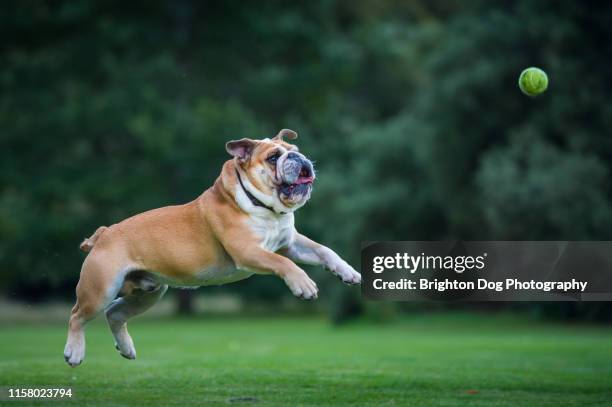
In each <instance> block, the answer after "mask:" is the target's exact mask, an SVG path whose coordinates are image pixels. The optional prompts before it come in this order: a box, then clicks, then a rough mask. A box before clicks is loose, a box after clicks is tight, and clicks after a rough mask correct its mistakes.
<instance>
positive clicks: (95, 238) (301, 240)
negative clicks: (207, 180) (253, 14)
mask: <svg viewBox="0 0 612 407" xmlns="http://www.w3.org/2000/svg"><path fill="white" fill-rule="evenodd" d="M284 138H287V139H289V140H294V139H296V138H297V134H296V133H295V132H294V131H292V130H288V129H283V130H281V131H280V132H279V133H278V134H277V135H276V136H275V137H274V138H272V139H263V140H251V139H247V138H243V139H241V140H235V141H230V142H228V143H227V144H226V150H227V152H228V153H229V154H230V155H231V156H232V157H233V158H231V159H229V160H228V161H226V162H225V164H224V165H223V169H222V170H221V175H220V176H219V177H218V178H217V180H216V181H215V183H214V185H213V186H212V187H210V188H209V189H207V190H206V191H205V192H204V193H203V194H202V195H200V196H199V197H198V198H197V199H195V200H194V201H192V202H189V203H187V204H184V205H177V206H168V207H163V208H159V209H154V210H151V211H148V212H144V213H141V214H139V215H136V216H133V217H131V218H128V219H125V220H123V221H122V222H120V223H117V224H114V225H112V226H109V227H106V226H102V227H100V228H98V230H96V232H95V233H94V234H93V235H92V236H91V237H89V238H87V239H85V240H84V241H83V243H82V244H81V249H82V250H83V251H85V252H88V255H87V257H86V258H85V261H84V262H83V266H82V268H81V275H80V279H79V282H78V284H77V287H76V296H77V301H76V304H75V306H74V307H73V308H72V314H71V316H70V321H69V329H68V339H67V342H66V347H65V349H64V358H65V360H66V362H67V363H68V364H69V365H70V366H72V367H75V366H78V365H79V364H81V362H82V361H83V358H84V357H85V333H84V327H85V324H86V323H87V322H88V321H91V320H92V319H93V318H94V317H95V316H96V315H98V313H100V312H101V311H105V314H106V319H107V321H108V325H109V327H110V330H111V332H112V334H113V336H114V339H115V347H116V349H117V350H118V351H119V353H120V354H121V356H123V357H125V358H127V359H135V358H136V350H135V348H134V342H133V341H132V338H131V337H130V335H129V333H128V331H127V321H128V319H129V318H131V317H133V316H136V315H138V314H141V313H142V312H144V311H146V310H147V309H148V308H150V307H151V306H152V305H153V304H155V303H156V302H157V301H158V300H159V299H160V298H161V297H162V296H163V295H164V293H165V292H166V290H167V289H168V286H173V287H199V286H208V285H220V284H227V283H231V282H234V281H238V280H242V279H245V278H248V277H250V276H252V275H253V274H273V275H276V276H278V277H280V278H281V279H283V281H284V282H285V283H286V284H287V286H288V287H289V289H290V290H291V292H292V293H293V295H295V296H297V297H299V298H302V299H305V300H313V299H316V298H317V293H318V289H317V285H316V284H315V282H314V281H312V280H311V279H310V277H308V275H307V274H306V273H305V272H304V270H303V269H301V268H300V267H299V266H298V265H296V262H297V263H304V264H311V265H321V266H323V267H325V268H326V269H328V270H329V271H331V272H332V273H333V274H335V275H336V276H338V277H339V278H340V279H342V281H344V282H345V283H347V284H359V283H360V282H361V275H360V274H359V273H358V272H357V271H355V269H353V267H351V266H350V265H349V264H348V263H347V262H345V261H344V260H342V259H341V258H340V257H339V256H338V255H337V254H336V253H334V252H333V251H332V250H330V249H329V248H327V247H325V246H323V245H320V244H318V243H316V242H314V241H312V240H310V239H309V238H307V237H306V236H304V235H301V234H300V233H298V231H297V230H296V229H295V225H294V212H295V211H296V210H297V209H298V208H300V207H301V206H303V205H304V204H305V203H306V202H307V201H308V199H309V198H310V194H311V192H312V185H313V182H314V180H315V172H314V169H313V165H312V162H311V161H310V160H309V159H308V158H306V156H304V155H303V154H302V153H300V152H299V150H298V148H297V147H296V146H295V145H292V144H290V143H288V142H287V141H285V140H284Z"/></svg>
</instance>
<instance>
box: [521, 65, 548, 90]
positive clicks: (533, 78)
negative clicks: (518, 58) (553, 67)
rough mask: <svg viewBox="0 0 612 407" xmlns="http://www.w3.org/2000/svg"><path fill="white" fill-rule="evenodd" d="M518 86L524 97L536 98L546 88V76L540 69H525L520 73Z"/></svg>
mask: <svg viewBox="0 0 612 407" xmlns="http://www.w3.org/2000/svg"><path fill="white" fill-rule="evenodd" d="M518 85H519V88H521V91H523V93H524V94H525V95H528V96H537V95H539V94H540V93H542V92H544V91H545V90H546V88H548V76H546V72H544V71H543V70H541V69H540V68H536V67H531V68H527V69H525V70H524V71H523V72H521V76H519V80H518Z"/></svg>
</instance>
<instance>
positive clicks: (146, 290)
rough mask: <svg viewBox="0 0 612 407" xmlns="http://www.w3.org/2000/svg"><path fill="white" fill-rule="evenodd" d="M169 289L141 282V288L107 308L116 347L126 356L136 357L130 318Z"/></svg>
mask: <svg viewBox="0 0 612 407" xmlns="http://www.w3.org/2000/svg"><path fill="white" fill-rule="evenodd" d="M167 289H168V286H167V285H160V284H154V285H152V284H147V282H145V283H141V284H140V288H139V289H136V290H133V291H132V292H131V293H130V294H128V295H126V296H125V297H120V298H117V299H116V300H115V301H113V302H112V303H111V304H110V306H109V307H108V308H107V309H106V320H107V321H108V326H109V327H110V329H111V331H112V333H113V336H114V337H115V348H117V350H118V351H119V353H120V354H121V356H123V357H124V358H126V359H136V348H134V341H132V337H131V336H130V334H129V333H128V330H127V321H128V319H130V318H132V317H134V316H136V315H139V314H142V313H143V312H145V311H146V310H148V309H149V308H151V307H152V306H153V305H154V304H155V303H156V302H157V301H158V300H159V299H160V298H161V297H162V296H163V295H164V294H165V293H166V290H167Z"/></svg>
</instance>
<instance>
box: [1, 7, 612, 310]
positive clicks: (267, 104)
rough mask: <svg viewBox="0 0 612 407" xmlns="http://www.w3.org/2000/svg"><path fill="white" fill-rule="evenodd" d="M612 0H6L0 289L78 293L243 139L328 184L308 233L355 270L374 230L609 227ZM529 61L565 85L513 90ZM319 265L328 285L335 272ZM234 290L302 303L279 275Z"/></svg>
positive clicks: (430, 235)
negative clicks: (126, 223) (303, 157)
mask: <svg viewBox="0 0 612 407" xmlns="http://www.w3.org/2000/svg"><path fill="white" fill-rule="evenodd" d="M611 11H612V5H610V4H608V3H605V2H597V3H585V2H574V1H571V0H565V1H557V2H552V1H540V0H520V1H515V2H510V3H507V2H501V3H499V2H497V3H492V2H488V1H474V2H469V3H466V2H457V1H442V0H438V1H419V0H417V1H412V2H404V1H397V0H391V1H383V2H371V1H366V0H355V1H350V2H349V1H346V0H342V1H327V0H316V1H311V2H298V3H283V4H282V5H281V4H280V3H278V2H276V1H260V2H256V3H245V2H238V1H235V0H232V1H223V2H221V1H211V2H205V3H202V2H196V1H192V0H181V1H178V2H166V1H160V0H157V1H149V2H146V3H145V2H130V3H125V2H116V1H111V2H98V1H94V0H82V1H79V2H70V1H57V2H42V1H20V2H7V3H6V4H4V5H3V9H2V11H1V12H0V30H1V34H2V35H1V36H0V38H2V40H0V41H1V42H0V56H1V58H2V61H3V68H2V72H1V73H0V126H1V128H2V133H1V134H0V147H1V149H0V158H1V159H0V241H1V242H2V243H1V245H0V267H1V268H2V270H3V271H2V276H1V278H2V283H3V284H2V285H3V287H4V289H5V290H6V291H7V292H8V293H10V294H11V295H20V296H22V297H25V298H29V299H32V298H36V297H42V296H44V295H49V294H55V295H67V293H71V292H72V290H73V288H74V284H75V282H76V280H77V278H78V268H79V264H80V262H81V261H82V257H81V255H80V254H79V253H78V251H77V250H76V246H77V244H78V242H79V241H80V240H81V239H82V238H83V237H84V236H87V235H89V234H90V233H91V232H92V231H93V230H95V228H96V227H97V226H99V225H100V224H112V223H114V222H118V221H120V220H121V219H123V218H125V217H127V216H130V215H132V214H134V213H138V212H141V211H144V210H147V209H150V208H153V207H157V206H162V205H167V204H174V203H177V202H184V201H187V200H191V199H193V198H195V197H196V196H197V195H198V194H199V193H201V192H202V190H204V189H205V188H207V187H208V186H209V185H210V184H211V183H212V182H213V180H214V179H215V177H216V176H217V175H218V171H219V168H220V167H221V165H222V163H223V161H224V160H225V159H226V158H227V157H226V155H225V152H224V149H223V145H224V143H225V142H226V141H227V140H228V139H231V138H239V137H246V136H252V137H262V136H270V135H272V134H274V132H275V131H277V130H278V129H280V128H283V127H289V128H293V129H295V130H297V131H298V132H299V133H300V135H301V137H300V139H299V140H298V142H299V144H300V146H301V147H302V150H303V151H305V152H307V153H308V154H309V155H311V156H312V157H313V158H314V159H315V160H316V161H317V169H318V172H319V175H320V178H319V181H317V185H316V188H315V192H314V195H313V198H312V201H311V203H310V204H309V205H308V206H306V207H305V208H304V209H302V210H301V211H300V213H299V214H298V217H297V222H298V226H299V227H300V228H301V229H302V230H304V232H305V233H306V234H309V235H311V236H312V237H313V238H315V239H317V240H321V241H323V242H325V243H326V244H329V245H330V246H331V247H332V248H334V249H336V250H338V251H339V252H340V253H342V254H343V255H344V256H347V257H348V259H349V260H350V261H351V262H352V263H353V264H358V259H359V245H360V242H361V241H364V240H379V239H380V240H381V239H398V240H399V239H443V238H452V239H457V238H463V239H487V238H490V239H502V238H520V239H551V238H563V239H609V237H610V236H609V234H608V233H607V230H606V228H605V225H606V224H607V223H608V220H609V217H610V216H611V208H610V187H609V172H610V170H611V169H612V160H611V158H612V139H611V138H610V137H609V135H608V133H609V132H608V129H609V128H610V124H611V120H612V102H611V101H610V100H609V97H608V95H609V93H610V90H611V89H610V88H611V86H612V71H610V69H609V67H608V61H609V59H610V57H611V56H612V55H611V54H612V42H611V41H609V40H610V38H611V37H612V24H610V22H611V21H610V19H611V17H610V16H612V13H611ZM530 65H537V66H541V67H542V68H544V69H545V70H546V71H547V72H548V74H549V77H550V81H551V82H550V88H549V90H548V92H547V93H545V94H544V95H542V96H540V97H539V98H537V99H529V98H527V97H525V96H524V95H522V94H521V93H520V91H518V89H517V84H516V81H517V76H518V74H519V73H520V71H521V70H522V69H523V68H524V67H526V66H530ZM525 219H529V221H525ZM315 273H317V275H316V279H317V280H319V281H320V282H321V284H320V285H321V286H322V289H323V291H325V290H326V289H327V288H328V287H330V284H332V281H333V284H336V282H335V280H333V279H332V278H331V277H330V276H328V275H327V274H325V273H323V272H320V271H315ZM227 289H228V290H239V291H241V295H245V296H249V297H251V298H257V299H261V300H266V301H278V300H279V299H280V298H281V297H282V296H284V295H287V292H286V289H285V288H284V287H283V285H282V283H280V282H278V281H276V280H273V279H265V278H258V279H249V280H247V281H245V282H242V283H239V284H234V285H231V286H228V287H227ZM351 293H352V294H351V295H333V296H330V297H333V298H337V299H338V300H337V301H336V300H334V302H333V304H331V308H332V314H333V315H336V318H337V319H338V320H341V319H343V316H342V314H343V313H347V314H349V313H354V312H356V311H355V310H359V309H360V307H359V306H354V304H355V300H356V298H358V294H357V293H358V290H357V289H355V290H353V291H351ZM334 310H335V311H334ZM344 310H346V311H344Z"/></svg>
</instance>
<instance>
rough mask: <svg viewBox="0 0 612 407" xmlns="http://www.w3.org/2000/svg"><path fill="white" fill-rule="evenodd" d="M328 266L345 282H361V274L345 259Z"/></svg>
mask: <svg viewBox="0 0 612 407" xmlns="http://www.w3.org/2000/svg"><path fill="white" fill-rule="evenodd" d="M328 268H329V271H331V272H332V273H333V274H334V275H336V276H338V277H339V278H340V279H341V280H342V281H343V282H344V283H346V284H361V274H359V273H358V272H357V271H356V270H355V269H354V268H352V267H351V265H350V264H348V263H347V262H345V261H342V262H340V263H336V264H332V265H330V266H329V267H328Z"/></svg>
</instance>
